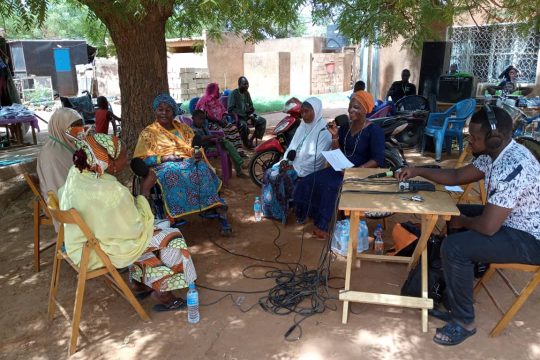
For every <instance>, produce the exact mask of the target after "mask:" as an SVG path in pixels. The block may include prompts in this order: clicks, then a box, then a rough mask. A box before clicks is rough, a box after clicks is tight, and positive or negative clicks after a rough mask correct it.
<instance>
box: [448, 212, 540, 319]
mask: <svg viewBox="0 0 540 360" xmlns="http://www.w3.org/2000/svg"><path fill="white" fill-rule="evenodd" d="M458 207H459V210H460V211H461V213H462V214H463V215H466V216H470V217H474V216H479V215H480V214H481V213H482V210H483V206H478V205H458ZM441 258H442V265H443V272H444V279H445V281H446V293H447V298H448V305H449V307H450V309H449V310H450V311H451V314H452V318H453V319H455V320H457V321H459V322H461V323H463V324H470V323H472V322H473V321H474V306H473V303H474V299H473V283H474V264H473V262H480V263H521V264H532V265H540V240H539V239H536V238H535V237H534V236H532V235H531V234H529V233H526V232H524V231H521V230H516V229H513V228H510V227H507V226H503V227H501V228H500V229H499V231H497V232H496V233H495V234H494V235H492V236H487V235H482V234H480V233H478V232H476V231H472V230H468V231H463V232H458V233H454V234H451V235H448V237H447V238H446V239H445V240H444V241H443V244H442V248H441Z"/></svg>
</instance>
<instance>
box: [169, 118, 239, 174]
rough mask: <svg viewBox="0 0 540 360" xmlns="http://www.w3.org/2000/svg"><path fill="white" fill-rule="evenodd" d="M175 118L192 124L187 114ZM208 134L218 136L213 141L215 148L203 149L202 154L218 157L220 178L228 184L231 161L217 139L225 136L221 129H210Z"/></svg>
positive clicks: (208, 156)
mask: <svg viewBox="0 0 540 360" xmlns="http://www.w3.org/2000/svg"><path fill="white" fill-rule="evenodd" d="M177 118H178V120H180V121H181V122H182V123H184V124H186V125H187V126H190V127H191V126H192V125H193V120H192V119H191V118H188V117H187V116H183V115H180V116H179V117H177ZM210 135H215V136H217V137H218V138H217V139H214V141H213V142H214V145H215V150H208V151H205V152H204V154H205V155H206V157H207V158H219V160H220V163H221V178H222V179H221V180H223V184H224V185H228V184H229V179H230V178H231V176H232V163H231V159H230V158H229V154H227V152H226V151H224V150H223V148H222V147H221V144H220V141H219V139H223V138H224V137H225V134H224V133H223V131H222V130H210Z"/></svg>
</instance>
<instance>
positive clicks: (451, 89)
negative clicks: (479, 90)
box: [437, 76, 474, 103]
mask: <svg viewBox="0 0 540 360" xmlns="http://www.w3.org/2000/svg"><path fill="white" fill-rule="evenodd" d="M473 84H474V78H473V77H472V76H470V77H456V76H441V77H440V78H439V91H438V93H437V100H439V101H442V102H449V103H456V102H458V101H460V100H464V99H468V98H470V97H471V96H472V91H473Z"/></svg>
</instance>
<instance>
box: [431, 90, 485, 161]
mask: <svg viewBox="0 0 540 360" xmlns="http://www.w3.org/2000/svg"><path fill="white" fill-rule="evenodd" d="M475 107H476V100H474V99H465V100H462V101H460V102H458V103H457V104H455V105H454V106H452V107H451V108H449V109H448V110H446V111H445V112H443V113H431V114H429V117H428V121H427V124H426V128H425V129H424V136H423V138H422V155H423V154H424V150H425V147H426V136H431V137H433V140H434V141H435V160H436V161H441V153H442V147H443V144H444V143H445V142H446V152H447V154H450V153H451V150H452V149H451V148H452V139H453V138H457V141H458V144H459V153H460V154H461V152H462V151H463V127H464V126H465V122H466V121H467V119H469V118H470V117H471V115H472V114H473V112H474V109H475ZM452 115H455V116H452Z"/></svg>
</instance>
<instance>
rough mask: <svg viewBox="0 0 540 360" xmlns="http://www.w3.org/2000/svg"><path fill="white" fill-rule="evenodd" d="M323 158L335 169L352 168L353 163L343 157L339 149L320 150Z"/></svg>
mask: <svg viewBox="0 0 540 360" xmlns="http://www.w3.org/2000/svg"><path fill="white" fill-rule="evenodd" d="M322 154H323V156H324V158H325V159H326V161H328V163H329V164H330V165H331V166H332V167H333V168H334V170H336V171H341V170H343V169H348V168H352V167H353V166H354V164H353V163H352V162H350V161H349V159H347V158H346V157H345V155H344V154H343V153H342V152H341V150H340V149H335V150H331V151H323V152H322Z"/></svg>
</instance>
